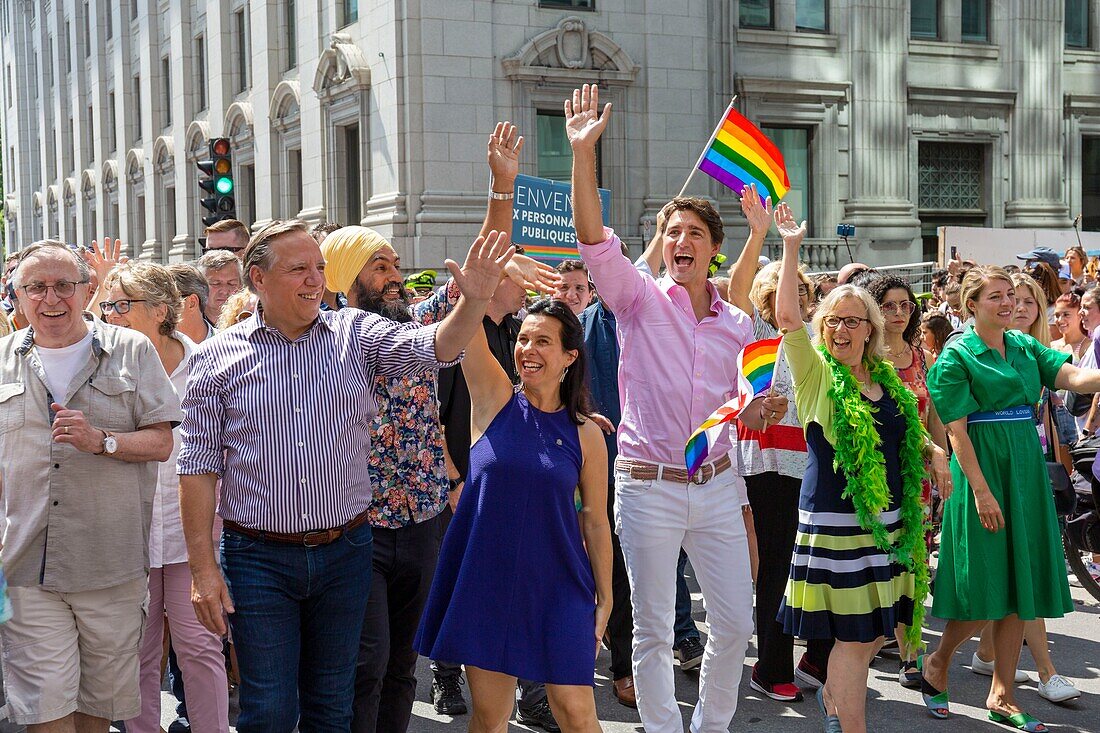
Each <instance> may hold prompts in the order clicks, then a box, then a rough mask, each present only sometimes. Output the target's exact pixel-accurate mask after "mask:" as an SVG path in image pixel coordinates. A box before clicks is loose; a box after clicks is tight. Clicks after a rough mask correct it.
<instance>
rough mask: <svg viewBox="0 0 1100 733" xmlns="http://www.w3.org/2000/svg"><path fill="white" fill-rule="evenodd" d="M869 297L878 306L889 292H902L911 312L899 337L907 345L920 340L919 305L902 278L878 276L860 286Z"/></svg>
mask: <svg viewBox="0 0 1100 733" xmlns="http://www.w3.org/2000/svg"><path fill="white" fill-rule="evenodd" d="M862 287H863V288H864V289H865V290H866V291H867V292H868V293H870V294H871V297H872V298H874V299H875V302H876V303H878V304H879V305H880V306H881V305H882V301H884V300H886V293H888V292H890V291H891V290H904V291H905V297H906V298H908V299H909V302H910V303H912V304H913V312H912V313H910V314H909V323H907V324H905V330H904V331H903V332H902V334H901V337H902V339H904V340H905V343H907V344H910V345H912V344H915V343H916V342H917V339H919V338H920V316H921V312H920V303H918V302H917V298H916V296H915V295H913V288H911V287H909V283H908V282H907V281H906V280H904V279H903V278H900V277H898V276H897V275H882V274H880V275H878V276H877V277H875V278H874V279H873V280H871V281H870V282H868V283H867V284H865V285H863V286H862Z"/></svg>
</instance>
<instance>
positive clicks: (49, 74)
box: [46, 36, 53, 89]
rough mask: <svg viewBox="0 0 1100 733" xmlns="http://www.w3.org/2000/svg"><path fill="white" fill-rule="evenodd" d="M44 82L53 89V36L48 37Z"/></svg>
mask: <svg viewBox="0 0 1100 733" xmlns="http://www.w3.org/2000/svg"><path fill="white" fill-rule="evenodd" d="M46 82H47V83H48V84H49V85H50V88H51V89H53V36H50V42H49V55H48V56H46Z"/></svg>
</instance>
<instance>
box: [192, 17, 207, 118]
mask: <svg viewBox="0 0 1100 733" xmlns="http://www.w3.org/2000/svg"><path fill="white" fill-rule="evenodd" d="M195 77H196V78H195V91H196V92H197V93H198V95H199V111H200V112H201V111H202V110H204V109H206V39H205V38H203V37H202V36H195Z"/></svg>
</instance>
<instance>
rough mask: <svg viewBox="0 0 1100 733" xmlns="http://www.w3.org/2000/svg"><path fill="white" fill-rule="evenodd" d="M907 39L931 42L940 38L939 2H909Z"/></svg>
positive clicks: (913, 0) (928, 0)
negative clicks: (920, 39) (921, 39)
mask: <svg viewBox="0 0 1100 733" xmlns="http://www.w3.org/2000/svg"><path fill="white" fill-rule="evenodd" d="M909 37H910V38H924V39H930V40H933V41H934V40H936V39H937V38H939V37H940V2H939V0H910V2H909Z"/></svg>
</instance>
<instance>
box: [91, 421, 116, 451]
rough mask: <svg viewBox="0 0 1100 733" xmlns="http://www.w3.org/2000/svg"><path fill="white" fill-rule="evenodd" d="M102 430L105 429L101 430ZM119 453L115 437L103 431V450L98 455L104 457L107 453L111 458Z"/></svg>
mask: <svg viewBox="0 0 1100 733" xmlns="http://www.w3.org/2000/svg"><path fill="white" fill-rule="evenodd" d="M100 430H103V429H102V428H100ZM117 452H118V440H117V439H116V438H115V436H113V435H111V434H110V433H108V432H107V431H106V430H103V450H102V451H100V452H99V453H97V454H96V455H103V454H104V453H106V454H107V455H109V456H113V455H114V454H115V453H117Z"/></svg>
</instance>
